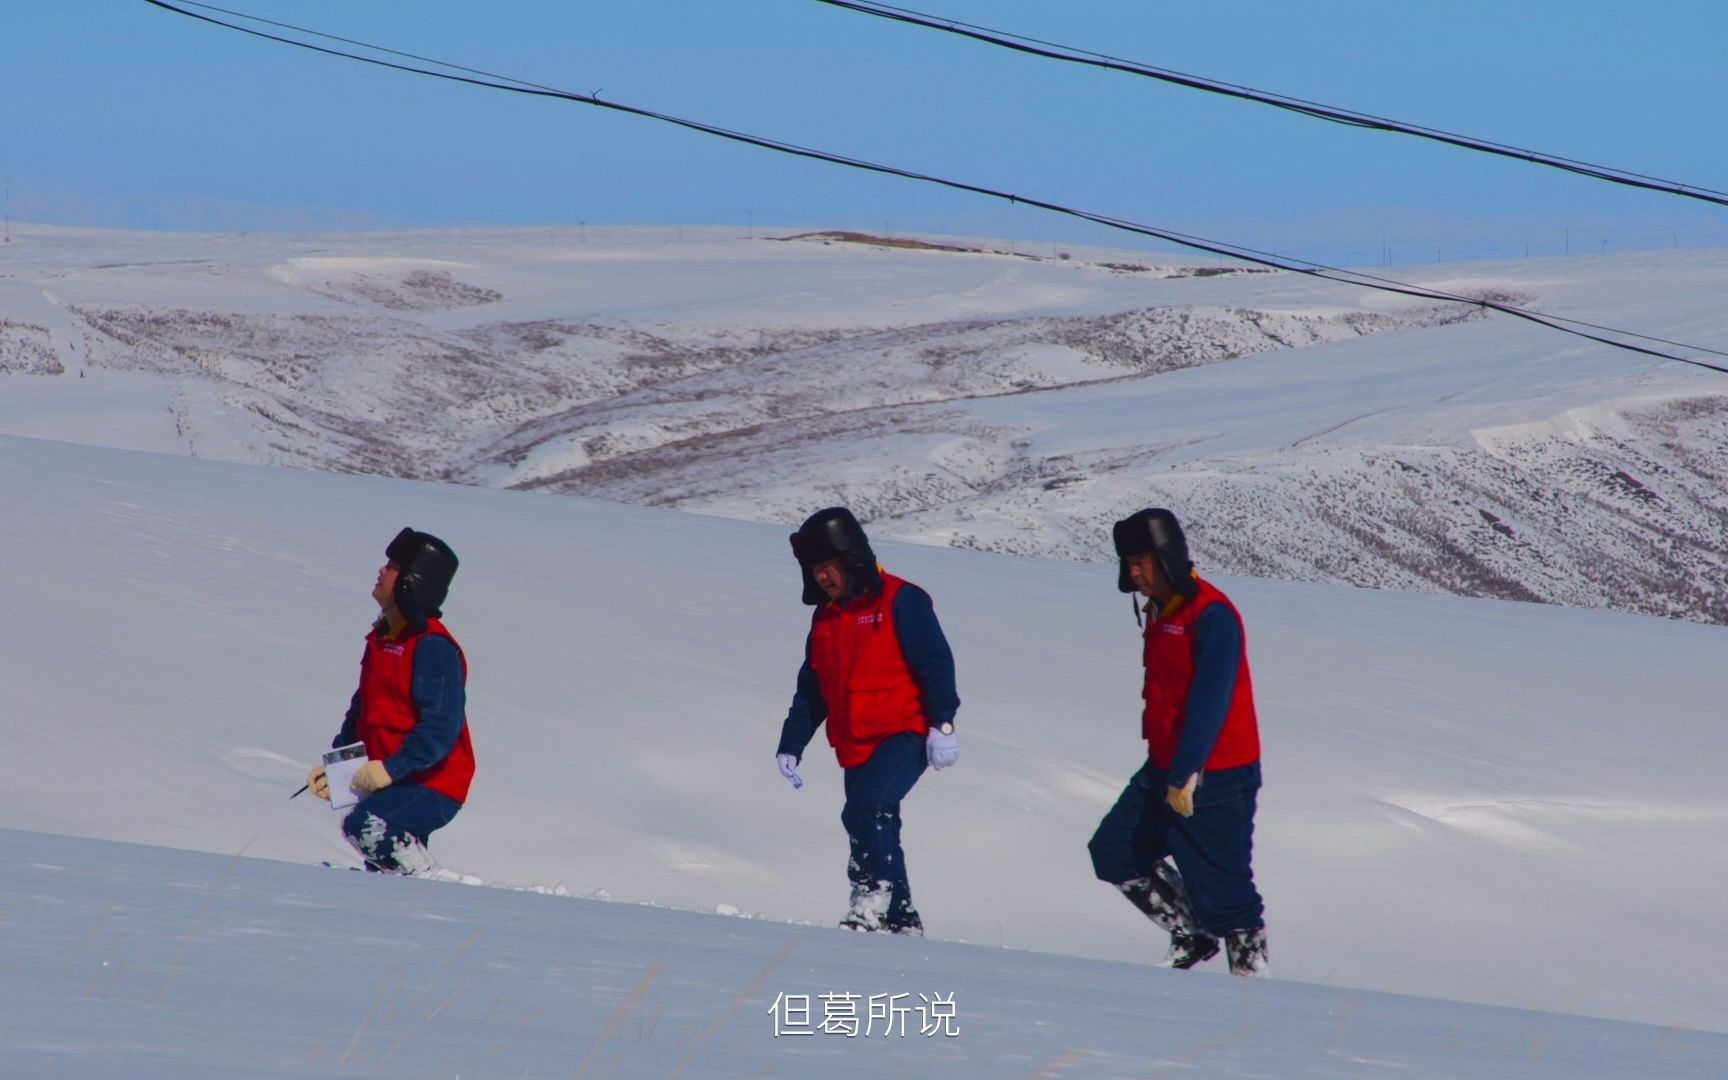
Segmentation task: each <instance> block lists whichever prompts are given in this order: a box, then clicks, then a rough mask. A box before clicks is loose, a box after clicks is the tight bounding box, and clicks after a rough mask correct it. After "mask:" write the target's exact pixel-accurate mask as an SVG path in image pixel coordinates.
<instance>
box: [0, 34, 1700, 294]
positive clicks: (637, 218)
mask: <svg viewBox="0 0 1728 1080" xmlns="http://www.w3.org/2000/svg"><path fill="white" fill-rule="evenodd" d="M223 6H232V7H235V8H237V9H239V10H243V11H248V12H252V13H256V14H260V15H265V16H269V17H274V18H279V19H283V20H285V21H289V22H296V23H301V24H304V25H309V26H314V27H318V28H321V29H325V30H328V31H330V32H333V33H341V34H345V35H348V36H353V37H357V38H363V39H367V40H375V41H378V42H380V43H384V44H389V45H393V46H395V47H397V48H401V49H405V50H408V51H413V52H421V53H425V54H427V55H431V56H437V57H441V58H445V59H450V60H455V61H458V62H463V63H467V64H470V65H473V66H476V67H480V68H486V69H488V70H494V71H498V72H502V73H505V74H510V75H514V76H517V77H520V78H525V79H531V80H534V81H538V82H544V83H547V84H550V85H553V86H559V87H564V88H568V89H574V90H581V91H588V90H595V89H599V90H601V91H602V92H603V93H604V94H605V96H607V97H609V98H611V99H613V100H617V101H624V102H629V103H632V104H638V105H643V106H647V107H651V108H655V109H660V110H663V111H667V112H673V113H678V114H681V115H686V116H690V117H693V118H696V119H701V120H706V121H710V122H715V123H719V124H723V125H726V126H730V127H734V128H739V129H742V130H745V131H750V132H755V133H760V134H766V135H771V136H776V137H780V138H785V139H789V140H792V141H796V142H802V143H806V144H809V145H813V146H817V147H821V148H824V149H830V150H834V151H838V152H842V153H846V154H850V155H853V156H857V157H864V158H870V159H873V160H880V161H883V162H886V163H892V164H897V165H902V166H905V167H909V168H914V169H918V170H920V171H926V172H934V173H940V174H944V175H949V176H953V177H955V178H958V179H965V180H970V181H973V182H977V183H982V184H986V185H990V186H995V187H1002V188H1007V189H1009V190H1013V191H1016V192H1021V193H1025V194H1027V195H1032V196H1036V197H1041V198H1047V199H1051V200H1053V201H1058V202H1066V203H1069V204H1072V205H1076V206H1080V207H1085V208H1088V209H1093V210H1098V211H1102V212H1106V213H1110V214H1113V215H1116V216H1119V217H1126V218H1130V219H1133V220H1137V221H1143V222H1147V223H1151V224H1157V225H1163V226H1169V227H1173V228H1180V229H1185V230H1188V231H1192V232H1198V233H1202V234H1205V235H1211V236H1215V237H1219V238H1222V239H1228V240H1233V241H1236V242H1241V243H1248V244H1254V245H1260V246H1265V247H1271V248H1274V249H1276V250H1281V251H1289V252H1292V253H1295V254H1300V255H1304V256H1307V257H1312V258H1320V259H1326V260H1334V261H1339V262H1350V263H1354V264H1365V263H1377V262H1379V261H1380V258H1381V256H1382V253H1383V252H1385V253H1387V255H1388V257H1389V261H1391V262H1394V263H1396V262H1411V261H1434V260H1435V259H1445V260H1447V261H1451V260H1454V259H1459V258H1468V257H1484V256H1491V255H1505V254H1511V255H1521V254H1522V253H1523V250H1524V248H1523V246H1522V245H1524V244H1526V243H1529V244H1531V245H1532V254H1546V253H1551V252H1558V251H1559V250H1561V247H1562V245H1563V244H1566V243H1570V244H1571V246H1572V248H1573V250H1574V251H1585V250H1594V249H1596V248H1597V247H1598V246H1599V245H1600V244H1602V242H1604V241H1606V242H1607V245H1608V247H1609V248H1610V249H1611V250H1624V249H1626V248H1630V247H1644V248H1648V247H1660V246H1669V245H1670V244H1678V245H1680V246H1705V245H1709V246H1720V245H1722V244H1728V211H1721V210H1713V209H1712V208H1710V207H1708V206H1705V205H1704V204H1700V203H1694V202H1691V201H1687V200H1680V199H1676V198H1674V197H1672V196H1662V195H1657V194H1652V193H1644V192H1636V191H1631V190H1625V189H1619V188H1615V187H1612V186H1609V185H1606V184H1602V183H1599V182H1596V181H1589V180H1585V179H1581V178H1576V177H1569V176H1566V175H1563V174H1560V173H1556V172H1553V171H1551V170H1546V169H1540V168H1536V167H1532V166H1528V165H1520V164H1517V163H1514V162H1509V161H1503V160H1498V159H1494V158H1489V157H1486V156H1483V155H1478V154H1471V153H1466V152H1463V151H1458V150H1452V149H1448V148H1444V147H1440V146H1436V145H1433V144H1428V143H1424V142H1421V141H1418V140H1413V139H1409V138H1404V137H1398V136H1390V135H1384V134H1377V133H1372V132H1362V131H1353V130H1349V129H1345V128H1341V127H1338V126H1336V125H1328V124H1323V123H1320V122H1317V121H1313V120H1307V119H1303V118H1300V117H1295V116H1291V115H1288V114H1283V113H1279V112H1276V111H1273V110H1269V109H1266V108H1264V107H1260V106H1254V105H1250V104H1246V103H1238V102H1231V101H1226V100H1223V99H1219V98H1214V97H1211V96H1208V95H1203V94H1199V93H1196V92H1193V91H1188V90H1182V89H1178V88H1174V87H1169V86H1164V85H1161V84H1158V83H1153V82H1150V81H1148V80H1144V79H1136V78H1131V77H1128V76H1124V75H1120V74H1116V73H1110V72H1103V71H1097V70H1090V69H1081V68H1076V67H1072V66H1068V65H1061V64H1056V63H1052V62H1049V61H1040V60H1036V59H1033V58H1029V57H1023V56H1018V55H1015V54H1011V53H1008V52H1006V51H1003V50H998V49H993V48H990V47H988V46H984V45H979V44H975V43H970V42H966V41H963V40H960V39H957V38H953V37H950V36H947V35H942V34H937V33H933V32H930V31H925V30H917V29H914V28H909V27H904V26H898V25H894V24H891V23H888V22H885V21H882V20H878V19H872V18H868V17H866V16H861V15H856V14H851V13H848V12H844V11H841V10H839V9H835V8H831V7H828V6H826V5H822V4H818V3H814V2H812V0H700V2H698V0H630V2H629V3H610V4H596V3H588V2H581V0H565V2H552V0H512V2H509V3H487V4H481V3H475V2H473V0H465V2H456V0H366V2H363V3H360V2H354V0H293V2H289V0H231V3H229V4H224V5H223ZM915 6H920V7H921V9H922V10H929V11H933V12H937V13H940V14H944V15H948V16H952V17H955V18H960V19H965V20H969V21H974V22H979V23H983V24H986V25H991V26H996V27H1001V28H1004V29H1009V30H1015V31H1018V32H1021V33H1024V34H1029V35H1033V36H1038V37H1044V38H1048V39H1051V40H1055V41H1060V42H1064V43H1068V44H1072V45H1078V46H1082V47H1090V48H1095V49H1099V50H1102V51H1106V52H1110V53H1113V54H1115V55H1119V56H1124V57H1127V58H1131V59H1135V60H1139V61H1142V62H1146V63H1151V64H1155V65H1159V66H1163V67H1169V68H1174V69H1177V70H1181V71H1186V72H1191V73H1194V74H1199V75H1204V76H1208V77H1212V78H1217V79H1223V80H1229V81H1233V82H1239V83H1244V84H1248V85H1252V86H1256V87H1259V88H1262V89H1267V90H1273V91H1278V92H1282V93H1287V94H1292V95H1296V96H1300V97H1305V98H1309V99H1312V100H1317V101H1322V102H1326V103H1328V104H1334V105H1342V106H1347V107H1352V108H1356V109H1360V110H1364V111H1370V112H1375V113H1379V114H1381V115H1386V116H1391V117H1395V118H1398V119H1402V120H1407V121H1411V122H1416V123H1422V124H1427V125H1430V126H1435V127H1442V128H1448V129H1451V130H1455V131H1460V132H1464V133H1467V134H1471V135H1475V136H1478V137H1483V138H1491V139H1495V140H1499V141H1504V142H1510V143H1515V144H1521V145H1527V146H1531V147H1534V148H1537V149H1540V150H1545V151H1548V152H1552V153H1559V154H1564V155H1568V156H1572V157H1578V158H1582V159H1586V160H1591V161H1598V162H1602V163H1606V164H1610V165H1616V166H1620V167H1623V168H1631V169H1635V170H1638V171H1642V172H1646V173H1650V174H1653V175H1656V176H1661V177H1666V178H1671V179H1677V180H1683V181H1689V182H1693V183H1698V184H1702V185H1705V186H1710V187H1716V188H1728V140H1725V139H1724V138H1723V137H1722V135H1723V131H1724V129H1725V128H1728V123H1725V122H1724V118H1723V116H1722V105H1723V103H1724V102H1728V65H1725V64H1723V63H1722V62H1721V43H1722V42H1723V41H1724V40H1728V4H1722V3H1719V2H1705V0H1697V2H1693V0H1670V2H1663V3H1645V4H1628V3H1624V2H1607V0H1536V2H1523V3H1519V2H1515V0H1499V2H1478V0H1456V2H1450V3H1445V4H1415V3H1407V2H1403V0H1306V2H1295V0H1206V2H1204V3H1202V2H1199V0H1185V2H1164V0H1157V2H1155V0H1069V2H1064V3H1052V2H1049V0H1045V2H1033V0H927V3H922V4H919V5H915ZM5 25H6V30H7V33H6V34H5V38H6V43H5V45H4V46H3V47H0V48H3V49H4V52H5V56H4V62H3V63H0V102H3V103H4V104H3V106H0V173H3V174H4V175H5V176H7V177H10V178H11V191H12V194H11V200H10V203H9V210H10V213H11V215H12V217H13V218H14V219H16V220H33V221H46V222H57V223H65V224H90V225H103V226H127V227H146V228H180V229H188V228H189V229H211V230H222V231H227V230H236V229H281V230H295V231H298V230H308V229H319V228H355V227H380V228H382V227H403V226H429V227H436V226H451V225H480V224H504V225H528V224H575V223H577V222H588V223H611V224H724V225H738V226H740V227H744V226H746V225H747V224H750V223H753V224H754V225H756V226H759V227H773V226H796V227H851V228H868V229H873V230H891V231H913V230H917V231H924V232H945V233H951V234H959V235H991V236H1002V237H1019V238H1025V239H1029V240H1041V241H1053V242H1070V243H1111V244H1120V245H1122V246H1134V245H1136V244H1137V242H1136V241H1133V240H1132V239H1130V238H1126V237H1121V238H1118V237H1116V236H1115V235H1114V234H1111V233H1109V232H1107V231H1105V230H1102V229H1100V228H1097V227H1093V226H1086V225H1083V224H1080V223H1074V222H1068V221H1064V220H1062V219H1059V218H1054V217H1050V216H1048V215H1046V214H1044V213H1042V212H1040V211H1036V210H1031V209H1027V208H1023V207H1009V206H1006V205H1000V204H996V203H993V202H990V201H987V200H983V199H980V198H978V197H975V196H968V195H963V194H958V193H952V192H944V191H940V190H936V189H932V188H928V187H924V186H920V185H915V184H911V183H908V182H906V181H902V180H895V179H892V178H886V177H876V176H868V175H864V174H858V173H850V172H847V171H844V170H841V169H838V168H836V167H834V166H829V165H823V164H819V163H812V162H801V161H796V160H793V159H789V158H783V157H778V156H775V155H771V154H769V153H766V152H764V151H760V150H753V149H750V148H745V147H739V146H732V145H727V144H724V143H721V142H718V141H715V140H710V139H708V138H706V137H704V136H700V135H696V134H693V133H688V132H683V131H680V130H677V129H675V128H671V127H667V126H663V125H658V124H655V123H652V122H649V121H645V120H640V119H634V118H629V117H624V116H619V115H614V114H608V113H606V112H603V111H601V110H596V109H592V108H588V107H585V106H577V105H570V104H561V103H556V102H544V101H534V100H530V99H526V98H521V97H516V96H512V95H504V94H499V93H496V92H491V91H483V90H477V89H471V88H464V87H459V86H454V85H445V84H439V83H435V82H432V81H429V80H425V79H419V78H414V77H410V76H405V75H400V74H396V73H392V72H387V71H382V70H376V69H368V68H364V67H361V66H359V65H354V64H352V63H349V62H345V61H338V60H333V59H329V58H323V57H318V56H315V55H313V54H310V53H306V52H303V51H300V50H292V49H287V48H284V47H282V46H277V45H273V44H271V43H268V42H263V41H258V40H255V39H248V38H245V37H242V36H240V35H236V34H233V33H231V32H228V31H222V30H219V29H216V28H213V27H209V26H206V25H203V24H199V23H195V22H192V21H190V20H186V19H183V18H180V17H178V16H174V15H171V14H168V13H165V12H162V11H160V10H158V9H156V8H153V7H150V6H148V5H146V4H144V3H142V2H140V0H63V2H59V3H52V4H40V3H39V4H30V5H22V4H20V5H12V7H11V10H9V11H8V12H7V15H6V17H5Z"/></svg>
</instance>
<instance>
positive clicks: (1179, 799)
mask: <svg viewBox="0 0 1728 1080" xmlns="http://www.w3.org/2000/svg"><path fill="white" fill-rule="evenodd" d="M1199 786H1200V774H1199V773H1195V774H1194V775H1193V776H1190V777H1189V778H1188V782H1187V783H1186V784H1183V785H1182V786H1181V787H1177V786H1175V785H1174V784H1172V785H1171V786H1170V790H1169V791H1167V792H1165V794H1164V801H1165V802H1167V803H1169V804H1170V809H1172V810H1174V811H1176V812H1177V813H1178V814H1181V815H1182V816H1183V817H1193V816H1194V789H1195V788H1197V787H1199Z"/></svg>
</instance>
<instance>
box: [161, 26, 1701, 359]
mask: <svg viewBox="0 0 1728 1080" xmlns="http://www.w3.org/2000/svg"><path fill="white" fill-rule="evenodd" d="M144 2H145V3H147V4H150V5H151V6H153V7H158V8H161V9H163V10H165V11H171V12H173V13H175V14H177V15H183V16H186V17H187V18H190V19H196V20H198V21H200V22H205V23H210V24H212V25H215V26H220V27H223V28H225V29H228V30H236V31H239V32H240V33H243V34H248V35H251V36H253V37H259V38H264V39H266V40H268V41H275V42H278V43H280V44H283V45H291V46H294V47H296V48H301V49H307V50H310V51H312V52H317V53H322V54H324V55H326V56H335V57H340V58H343V59H347V60H355V61H358V62H360V63H363V64H371V65H374V66H376V67H383V68H389V69H391V70H395V71H402V72H406V73H409V74H414V75H424V76H427V77H429V78H434V79H443V80H446V81H449V82H456V83H463V84H466V85H469V86H479V87H485V88H487V89H492V90H502V91H506V92H508V93H513V94H524V95H527V96H530V97H544V98H552V99H556V100H560V101H571V102H576V103H579V104H583V105H592V106H595V107H597V108H602V109H609V110H612V111H614V112H621V113H627V114H629V115H632V116H640V117H644V118H646V119H650V120H658V121H660V122H662V123H667V124H672V125H674V126H677V127H681V128H686V129H688V130H691V131H697V132H701V133H703V134H706V135H713V136H715V137H717V138H722V139H727V140H730V141H732V142H738V143H743V144H745V145H748V146H756V147H760V148H762V149H767V150H774V151H776V152H778V153H783V154H789V155H792V156H794V157H802V158H809V159H811V160H814V161H825V162H828V163H830V164H835V165H843V166H846V167H848V168H853V169H860V170H863V171H866V172H874V173H880V174H883V175H887V176H898V177H901V178H903V179H907V180H916V181H919V182H922V183H928V184H934V185H937V186H940V187H946V188H950V189H953V190H956V191H966V192H971V193H973V194H976V195H984V196H987V197H990V198H995V199H1001V200H1004V201H1006V202H1009V203H1022V204H1025V205H1027V206H1034V207H1037V208H1039V209H1041V210H1048V211H1050V212H1051V213H1055V214H1062V215H1064V216H1067V217H1072V218H1076V219H1079V220H1082V221H1090V222H1093V223H1094V224H1098V225H1103V226H1105V227H1107V228H1112V229H1117V230H1120V231H1123V232H1129V233H1134V234H1136V235H1140V236H1146V237H1151V238H1153V239H1156V240H1163V241H1165V242H1167V243H1172V244H1177V245H1180V246H1182V247H1187V248H1192V249H1194V250H1196V251H1204V252H1208V253H1210V254H1214V255H1222V256H1224V257H1226V258H1231V259H1236V260H1239V261H1242V262H1250V263H1256V264H1258V265H1261V266H1267V267H1271V268H1272V269H1275V270H1285V271H1289V272H1291V273H1297V274H1305V275H1307V276H1309V277H1314V278H1319V279H1321V280H1325V281H1333V282H1338V283H1340V284H1345V285H1356V286H1359V287H1364V288H1369V289H1377V290H1380V291H1382V292H1390V293H1397V294H1400V295H1404V296H1413V297H1417V298H1418V299H1424V300H1439V301H1443V302H1451V303H1459V304H1467V305H1470V306H1473V307H1477V308H1482V309H1485V310H1491V311H1498V312H1501V313H1503V314H1506V315H1511V316H1513V317H1514V318H1519V319H1524V320H1526V321H1529V322H1533V323H1536V324H1538V325H1541V326H1546V327H1548V328H1549V329H1552V330H1558V331H1560V332H1561V333H1566V334H1572V335H1574V336H1576V337H1581V338H1585V339H1587V340H1590V341H1595V342H1598V343H1599V344H1603V345H1609V346H1613V347H1614V348H1618V349H1624V350H1626V351H1628V352H1634V353H1641V354H1643V355H1646V356H1653V357H1656V358H1658V359H1662V360H1674V361H1678V362H1679V363H1683V364H1692V365H1695V366H1697V367H1703V368H1709V369H1710V370H1712V371H1719V372H1722V373H1723V374H1728V366H1723V365H1719V364H1713V363H1710V362H1708V361H1705V360H1700V359H1697V358H1695V357H1688V356H1679V355H1675V354H1673V353H1667V352H1662V351H1660V350H1658V349H1653V348H1647V347H1645V346H1642V345H1635V344H1632V343H1630V342H1627V341H1616V340H1614V339H1612V338H1608V337H1602V336H1600V335H1599V334H1595V333H1589V332H1587V331H1589V330H1595V331H1600V332H1601V333H1604V334H1616V335H1619V336H1621V337H1627V338H1636V339H1638V340H1641V341H1649V342H1652V343H1655V344H1662V345H1669V346H1672V347H1674V348H1678V349H1688V350H1691V351H1694V352H1703V353H1710V354H1713V355H1716V356H1722V357H1728V351H1723V350H1719V349H1712V348H1708V347H1706V346H1701V345H1692V344H1687V343H1684V342H1678V341H1670V340H1668V339H1666V338H1659V337H1654V336H1652V335H1648V334H1640V333H1637V332H1634V331H1630V330H1621V329H1618V328H1616V327H1609V326H1601V325H1598V324H1595V323H1589V322H1584V321H1582V320H1579V319H1569V318H1566V317H1564V316H1560V315H1549V314H1545V313H1543V312H1538V311H1531V310H1529V309H1526V308H1521V307H1517V306H1516V305H1512V304H1506V303H1500V302H1498V301H1494V300H1489V299H1486V298H1482V297H1472V296H1462V295H1459V294H1456V293H1449V292H1445V291H1443V290H1439V289H1429V288H1425V287H1423V286H1419V285H1412V284H1409V283H1407V282H1402V281H1397V280H1394V279H1392V278H1384V277H1377V276H1375V275H1372V274H1365V273H1361V272H1359V271H1352V270H1344V269H1341V268H1338V267H1334V266H1327V265H1325V264H1322V263H1316V262H1311V261H1309V260H1306V259H1285V258H1281V257H1279V256H1276V255H1273V254H1271V253H1269V252H1264V251H1257V250H1255V249H1253V248H1249V247H1245V246H1242V245H1238V244H1233V243H1228V242H1226V241H1221V240H1209V239H1207V238H1205V237H1200V236H1192V235H1188V234H1185V233H1179V232H1175V231H1172V230H1169V229H1161V228H1156V227H1154V226H1150V225H1142V224H1139V223H1137V222H1133V221H1128V220H1126V219H1123V218H1116V217H1111V216H1109V215H1107V214H1102V213H1098V212H1095V211H1091V210H1083V209H1078V208H1075V207H1070V206H1064V205H1062V204H1060V203H1054V202H1049V201H1047V200H1043V199H1037V198H1032V197H1028V196H1024V195H1016V194H1013V193H1012V192H1007V191H1002V190H999V189H996V188H990V187H985V186H983V185H981V184H973V183H968V182H966V181H961V180H952V179H948V178H945V177H940V176H934V175H931V174H927V173H920V172H915V171H913V170H910V169H903V168H899V167H897V166H893V165H883V164H879V163H876V162H871V161H865V160H863V159H861V158H853V157H847V156H845V155H843V154H836V153H830V152H828V151H825V150H817V149H814V148H811V147H807V146H799V145H797V144H796V143H789V142H784V141H781V140H779V139H773V138H769V137H766V136H760V135H750V134H747V133H745V132H741V131H733V130H731V129H728V128H723V127H719V126H717V125H714V124H707V123H703V122H701V121H698V120H689V119H685V118H683V117H679V116H673V115H671V114H669V113H661V112H656V111H654V110H652V109H645V108H641V107H639V106H635V105H627V104H624V103H623V102H617V101H610V100H607V99H605V98H602V97H600V95H599V93H598V92H595V93H592V94H578V93H572V92H570V91H565V90H556V89H553V88H551V87H546V86H541V85H540V84H538V83H530V82H526V81H524V80H521V79H513V78H510V77H508V76H502V75H493V74H489V73H486V72H480V71H478V69H475V68H466V67H462V66H461V65H458V64H451V63H447V62H445V61H442V60H434V59H430V58H427V57H413V58H414V59H417V60H419V61H421V62H422V63H427V64H433V65H436V66H438V67H446V68H450V69H452V70H454V71H463V72H468V73H469V74H465V75H455V74H451V73H450V72H447V71H433V70H430V69H427V68H420V67H413V66H411V65H407V64H399V63H396V62H394V61H390V60H380V59H378V58H376V57H371V56H361V55H358V54H356V53H351V52H344V51H342V50H340V49H332V48H327V47H325V46H322V45H315V44H313V43H311V42H307V41H298V40H295V39H293V38H288V37H282V36H280V35H278V34H272V33H268V32H266V31H263V30H255V29H252V28H250V27H246V26H239V25H236V24H234V23H230V22H224V21H223V20H221V19H217V18H214V17H212V16H209V15H201V14H199V13H198V12H195V11H188V10H186V9H185V8H184V7H179V6H177V5H175V4H171V3H168V2H166V0H144ZM182 2H183V3H186V4H188V5H190V6H196V7H200V8H204V9H205V10H212V11H221V12H222V13H223V14H225V15H231V16H233V17H235V18H240V19H247V20H250V21H255V22H259V23H262V24H266V25H271V26H275V27H278V28H279V29H291V30H294V31H295V32H297V33H305V34H310V35H313V36H316V37H321V38H324V39H325V40H328V41H341V42H343V43H345V44H351V45H355V46H358V47H360V48H364V49H370V50H372V51H374V52H381V53H385V54H388V55H391V56H398V57H404V58H408V57H411V56H412V54H409V53H404V52H400V51H398V50H395V49H388V48H385V47H383V46H378V45H372V44H369V43H367V42H362V41H355V40H353V39H349V38H337V37H336V36H335V35H332V34H325V33H321V32H319V31H316V30H308V29H304V28H301V27H295V26H290V25H289V24H285V23H277V22H272V21H271V20H267V19H259V18H256V17H255V16H251V15H246V14H244V13H241V12H236V11H230V10H228V9H225V8H215V7H213V6H211V5H208V4H202V3H195V2H194V0H182ZM475 76H484V78H478V77H475ZM1574 327H1582V328H1584V329H1574Z"/></svg>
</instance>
